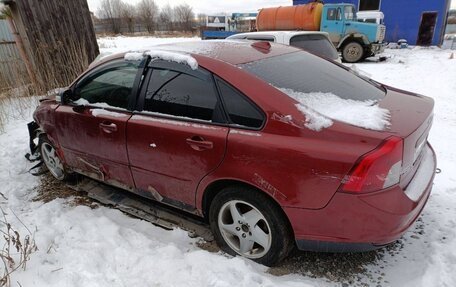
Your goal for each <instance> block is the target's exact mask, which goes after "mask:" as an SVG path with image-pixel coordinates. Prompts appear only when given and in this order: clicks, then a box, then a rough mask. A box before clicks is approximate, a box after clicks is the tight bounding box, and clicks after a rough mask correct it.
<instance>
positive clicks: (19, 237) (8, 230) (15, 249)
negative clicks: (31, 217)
mask: <svg viewBox="0 0 456 287" xmlns="http://www.w3.org/2000/svg"><path fill="white" fill-rule="evenodd" d="M0 212H1V215H2V219H0V227H1V229H0V233H1V234H2V236H3V239H4V240H5V241H4V244H3V246H2V249H1V250H0V261H1V262H2V263H3V268H2V269H3V270H2V272H3V274H1V275H0V286H2V287H3V286H5V287H9V286H11V278H10V276H11V274H12V273H13V272H15V271H16V270H19V269H22V270H25V269H26V267H27V261H29V260H30V256H31V255H32V253H34V252H35V251H37V250H38V247H37V246H36V244H35V239H34V233H32V232H31V231H30V229H28V228H27V226H25V224H24V223H23V222H22V221H21V220H20V219H19V218H18V217H17V216H16V214H15V213H14V212H13V211H11V213H12V214H13V215H14V216H15V217H16V219H17V221H18V222H19V223H20V224H21V225H22V226H23V227H24V229H25V232H20V230H19V229H18V228H16V227H14V226H13V225H12V224H11V223H10V222H9V221H8V218H7V215H8V214H7V213H6V212H5V211H4V210H3V208H1V207H0Z"/></svg>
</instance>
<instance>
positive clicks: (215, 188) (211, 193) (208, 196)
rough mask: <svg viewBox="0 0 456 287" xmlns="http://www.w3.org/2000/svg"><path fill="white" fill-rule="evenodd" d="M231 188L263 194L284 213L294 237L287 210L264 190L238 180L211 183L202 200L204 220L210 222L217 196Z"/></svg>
mask: <svg viewBox="0 0 456 287" xmlns="http://www.w3.org/2000/svg"><path fill="white" fill-rule="evenodd" d="M230 186H241V187H245V188H249V189H252V190H255V191H257V192H259V193H261V194H264V195H265V196H266V197H267V198H269V200H270V201H271V202H273V204H274V205H275V206H276V207H277V209H278V210H280V212H281V213H282V216H283V217H284V219H285V220H286V224H287V225H288V228H289V231H290V232H291V234H292V235H293V237H294V230H293V227H292V225H291V222H290V219H289V218H288V216H287V214H286V213H285V210H284V209H283V208H282V206H281V205H280V204H279V202H278V201H277V199H276V198H274V197H273V196H272V195H271V194H270V193H268V192H266V191H264V190H262V189H261V188H259V187H258V186H255V185H253V184H251V183H248V182H245V181H242V180H238V179H218V180H215V181H213V182H211V183H209V184H208V185H207V186H206V188H205V189H204V191H203V195H202V199H201V201H202V202H201V207H202V209H201V211H202V215H203V217H204V219H205V220H206V221H208V220H209V218H208V215H209V208H210V206H211V204H212V201H213V199H214V198H215V196H216V195H217V194H219V193H220V192H221V191H222V190H223V189H224V188H226V187H230Z"/></svg>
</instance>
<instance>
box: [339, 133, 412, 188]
mask: <svg viewBox="0 0 456 287" xmlns="http://www.w3.org/2000/svg"><path fill="white" fill-rule="evenodd" d="M402 146H403V142H402V139H401V138H398V137H390V138H388V139H386V140H385V141H384V142H383V143H382V144H381V145H379V146H378V147H377V148H376V149H375V150H373V151H371V152H369V153H367V154H365V155H364V156H362V157H361V158H360V159H359V161H358V162H357V164H356V165H355V166H354V167H353V169H352V170H351V171H350V173H349V174H348V175H346V176H345V178H344V179H343V181H342V186H341V187H340V189H339V191H341V192H349V193H364V192H372V191H377V190H381V189H385V188H388V187H391V186H393V185H395V184H397V183H399V180H400V178H401V171H402V149H403V147H402Z"/></svg>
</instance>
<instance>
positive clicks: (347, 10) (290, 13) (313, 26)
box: [203, 1, 386, 63]
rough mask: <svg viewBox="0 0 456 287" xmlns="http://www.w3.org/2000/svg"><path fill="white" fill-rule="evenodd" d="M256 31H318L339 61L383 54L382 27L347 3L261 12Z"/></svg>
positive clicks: (216, 35)
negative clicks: (336, 52)
mask: <svg viewBox="0 0 456 287" xmlns="http://www.w3.org/2000/svg"><path fill="white" fill-rule="evenodd" d="M255 24H256V30H257V31H321V32H327V33H328V34H329V37H330V39H331V42H333V44H334V46H336V48H337V50H338V51H339V52H340V53H341V55H342V60H343V61H345V62H348V63H355V62H359V61H362V60H364V59H365V58H368V57H371V56H374V55H376V54H379V53H381V52H383V51H384V49H385V47H386V43H385V42H384V39H385V33H386V27H385V25H383V22H380V23H376V22H374V23H371V22H367V21H365V19H364V20H363V19H360V20H358V19H357V16H356V9H355V6H354V5H352V4H347V3H340V4H322V3H320V2H319V1H317V2H312V3H309V4H304V5H296V6H282V7H275V8H264V9H261V10H260V11H259V13H258V15H257V17H256V23H255ZM205 32H206V31H204V32H203V39H205V38H208V39H209V38H211V39H222V38H226V37H228V36H230V35H233V34H236V33H239V32H242V31H237V30H236V29H230V30H228V31H226V30H225V31H207V32H206V34H205Z"/></svg>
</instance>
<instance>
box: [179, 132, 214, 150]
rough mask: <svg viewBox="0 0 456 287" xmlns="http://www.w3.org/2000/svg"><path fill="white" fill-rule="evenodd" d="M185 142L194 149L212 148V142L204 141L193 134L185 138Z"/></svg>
mask: <svg viewBox="0 0 456 287" xmlns="http://www.w3.org/2000/svg"><path fill="white" fill-rule="evenodd" d="M185 141H186V142H187V144H188V145H189V146H190V147H191V148H192V149H194V150H196V151H203V150H207V149H212V148H214V143H213V142H211V141H206V140H204V138H202V137H200V136H193V137H191V138H188V139H186V140H185Z"/></svg>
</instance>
